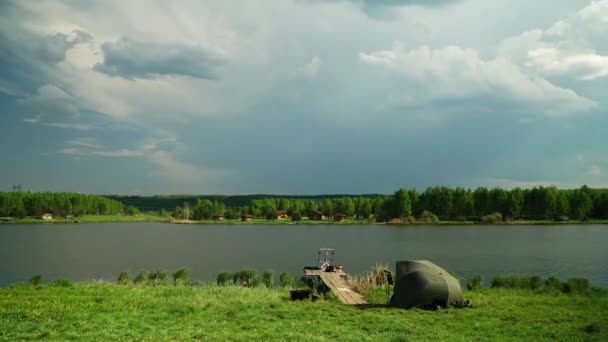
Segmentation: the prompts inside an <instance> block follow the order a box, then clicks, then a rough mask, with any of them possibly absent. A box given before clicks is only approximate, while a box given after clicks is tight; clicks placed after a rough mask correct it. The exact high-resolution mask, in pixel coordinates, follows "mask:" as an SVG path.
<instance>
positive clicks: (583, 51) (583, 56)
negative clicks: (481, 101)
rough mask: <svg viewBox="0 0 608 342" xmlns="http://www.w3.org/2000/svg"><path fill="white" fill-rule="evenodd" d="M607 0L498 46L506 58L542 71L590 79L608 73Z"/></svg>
mask: <svg viewBox="0 0 608 342" xmlns="http://www.w3.org/2000/svg"><path fill="white" fill-rule="evenodd" d="M606 35H608V0H601V1H593V2H592V3H591V4H590V5H588V6H587V7H585V8H583V9H582V10H580V11H579V12H577V13H576V14H574V15H571V16H569V17H567V18H563V19H560V20H558V21H556V22H555V23H553V24H552V25H551V26H550V27H549V28H548V29H546V30H542V29H535V30H530V31H528V32H524V33H522V34H521V35H518V36H514V37H509V38H507V39H504V40H503V41H502V42H500V44H499V45H498V48H497V53H498V55H499V56H503V57H507V58H509V59H510V60H512V61H514V62H515V63H518V64H520V65H522V66H526V67H529V68H530V69H531V70H534V71H537V72H539V73H540V74H544V75H551V76H562V77H568V78H572V79H577V80H584V81H591V80H595V79H597V78H601V77H606V76H608V56H606V55H602V54H601V53H598V52H597V51H598V50H604V51H606V48H607V47H608V46H606V42H607V41H606Z"/></svg>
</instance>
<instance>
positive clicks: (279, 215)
mask: <svg viewBox="0 0 608 342" xmlns="http://www.w3.org/2000/svg"><path fill="white" fill-rule="evenodd" d="M288 218H289V216H287V213H286V212H285V210H277V220H286V219H288Z"/></svg>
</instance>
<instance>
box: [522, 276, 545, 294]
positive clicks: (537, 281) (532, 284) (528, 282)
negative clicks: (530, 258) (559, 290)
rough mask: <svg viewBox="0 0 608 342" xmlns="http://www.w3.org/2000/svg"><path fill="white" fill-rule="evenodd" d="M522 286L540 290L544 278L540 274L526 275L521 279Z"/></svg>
mask: <svg viewBox="0 0 608 342" xmlns="http://www.w3.org/2000/svg"><path fill="white" fill-rule="evenodd" d="M520 287H521V288H524V289H530V290H534V291H538V290H540V289H542V287H543V280H542V279H541V278H540V277H539V276H532V277H524V278H521V280H520Z"/></svg>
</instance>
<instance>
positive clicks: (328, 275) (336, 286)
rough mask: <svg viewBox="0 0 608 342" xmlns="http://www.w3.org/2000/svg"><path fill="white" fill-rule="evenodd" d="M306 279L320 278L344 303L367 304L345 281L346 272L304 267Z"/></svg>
mask: <svg viewBox="0 0 608 342" xmlns="http://www.w3.org/2000/svg"><path fill="white" fill-rule="evenodd" d="M304 273H305V274H306V278H307V279H315V278H318V279H320V280H321V281H322V282H323V284H325V286H327V287H328V288H329V289H330V290H331V291H332V292H333V293H335V294H336V296H338V298H339V299H340V301H341V302H342V303H344V304H350V305H360V304H367V302H366V301H365V299H363V296H361V295H360V294H359V293H357V292H355V290H353V289H352V288H351V287H350V286H348V283H347V282H346V280H345V278H346V274H345V273H342V272H325V271H321V270H309V269H304Z"/></svg>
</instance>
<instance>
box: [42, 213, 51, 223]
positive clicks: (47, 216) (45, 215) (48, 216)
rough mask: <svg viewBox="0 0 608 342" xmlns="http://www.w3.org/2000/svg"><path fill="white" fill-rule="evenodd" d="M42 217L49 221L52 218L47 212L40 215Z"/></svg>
mask: <svg viewBox="0 0 608 342" xmlns="http://www.w3.org/2000/svg"><path fill="white" fill-rule="evenodd" d="M42 219H43V220H45V221H50V220H52V219H53V215H51V214H49V213H45V214H43V215H42Z"/></svg>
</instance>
